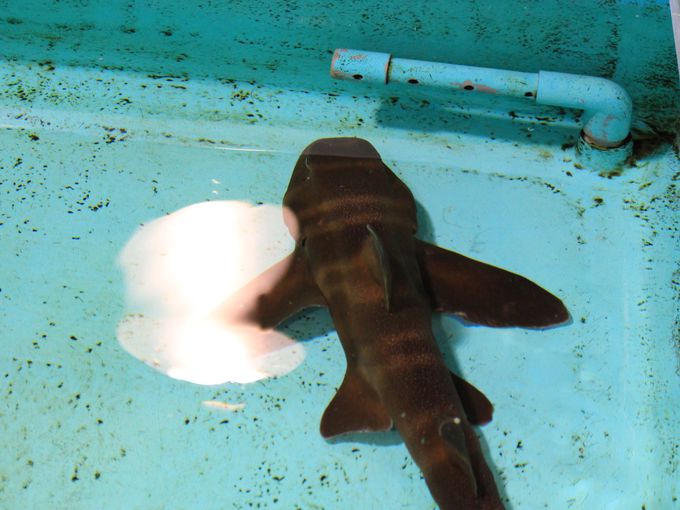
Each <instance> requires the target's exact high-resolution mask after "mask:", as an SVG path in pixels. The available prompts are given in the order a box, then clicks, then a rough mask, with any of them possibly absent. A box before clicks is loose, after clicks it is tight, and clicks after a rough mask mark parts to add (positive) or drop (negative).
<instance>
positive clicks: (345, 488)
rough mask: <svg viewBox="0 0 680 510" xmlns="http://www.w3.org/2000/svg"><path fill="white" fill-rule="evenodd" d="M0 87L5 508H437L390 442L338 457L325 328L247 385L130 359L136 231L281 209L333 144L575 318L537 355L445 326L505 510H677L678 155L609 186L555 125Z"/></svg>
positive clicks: (99, 73)
mask: <svg viewBox="0 0 680 510" xmlns="http://www.w3.org/2000/svg"><path fill="white" fill-rule="evenodd" d="M0 83H2V88H3V91H2V93H0V100H1V101H0V127H1V128H2V129H1V130H0V147H1V150H0V245H1V250H0V331H1V335H2V354H0V376H1V380H2V383H1V384H0V392H1V394H2V399H1V400H0V450H1V451H2V454H1V455H0V508H2V509H18V508H26V509H43V508H69V509H73V510H80V509H83V510H85V509H93V508H97V509H120V508H130V509H133V508H134V509H145V510H146V509H198V508H200V509H206V510H207V509H232V508H233V509H251V508H261V509H302V510H308V509H329V510H332V509H347V508H354V509H373V508H375V509H378V508H385V509H404V510H406V509H408V510H419V509H423V510H430V509H433V508H435V506H434V503H433V502H432V499H431V497H430V495H429V493H428V491H427V488H426V486H425V483H424V481H423V480H422V479H421V476H420V473H419V471H418V469H417V467H416V466H415V465H414V463H413V462H412V460H411V459H410V457H409V455H408V453H407V451H406V449H405V447H404V445H403V444H402V443H401V441H400V440H399V438H398V436H396V435H393V434H384V435H378V436H376V437H375V438H369V437H367V438H366V440H365V441H361V442H356V441H335V442H327V441H324V440H323V439H322V438H321V436H320V434H319V431H318V426H319V420H320V417H321V414H322V412H323V410H324V409H325V406H326V405H327V403H328V402H329V400H330V399H331V398H332V396H333V394H334V391H335V389H336V388H337V387H338V385H339V384H340V381H341V379H342V376H343V374H344V367H345V362H344V355H343V352H342V349H341V347H340V344H339V342H338V340H337V336H336V334H335V332H334V330H333V326H332V323H331V321H330V319H329V317H328V315H327V313H326V312H325V311H322V310H315V311H311V312H307V313H306V314H305V315H304V317H305V318H299V319H298V320H297V321H293V322H290V323H288V324H287V326H286V329H285V331H286V332H287V334H288V335H289V336H291V337H293V338H305V339H306V340H305V341H304V348H305V351H306V358H305V360H304V362H303V363H302V364H301V365H300V366H299V367H298V368H297V369H295V370H294V371H292V372H291V373H290V374H287V375H283V376H280V377H276V378H271V379H266V380H262V381H258V382H255V383H252V384H222V385H217V386H200V385H195V384H192V383H189V382H185V381H180V380H175V379H171V378H169V377H167V376H166V375H164V374H162V373H160V372H158V371H155V370H153V369H152V368H150V367H149V366H147V365H145V364H144V363H142V362H140V361H139V360H137V359H135V358H134V357H132V356H131V355H130V354H128V353H127V352H126V351H125V350H124V349H123V348H122V347H121V345H120V344H119V342H118V341H117V338H116V331H117V327H118V324H119V322H120V321H121V319H122V318H123V316H124V315H125V313H126V309H125V289H124V282H123V275H122V272H121V270H120V267H119V266H118V264H117V258H118V256H119V253H120V251H121V250H122V248H123V247H124V246H125V244H126V243H127V241H128V240H129V239H130V238H131V236H132V235H133V234H134V233H135V232H136V230H137V228H138V227H139V226H140V225H141V224H144V223H148V222H150V221H151V220H154V219H156V218H160V217H163V216H165V215H167V214H169V213H172V212H174V211H177V210H179V209H181V208H183V207H186V206H188V205H191V204H196V203H200V202H203V201H208V200H212V201H214V200H239V201H247V202H250V203H253V204H258V203H264V204H279V203H280V201H281V199H282V196H283V193H284V191H285V188H286V186H287V183H288V179H289V177H290V173H291V171H292V168H293V165H294V163H295V161H296V159H297V157H298V155H299V153H300V152H301V151H302V149H303V148H304V147H305V146H306V145H307V144H309V143H310V142H312V141H313V140H315V139H317V138H321V137H326V136H360V137H363V138H366V139H368V140H370V141H371V142H372V143H373V144H374V145H375V146H376V148H377V149H378V150H379V152H380V153H381V155H382V156H383V159H384V160H385V162H386V163H387V164H388V165H389V166H390V167H391V168H392V169H393V170H394V171H395V172H396V173H397V174H398V175H399V177H400V178H401V179H403V180H404V181H405V182H406V183H407V184H408V186H409V187H410V188H411V190H412V191H413V193H414V195H415V197H416V199H417V200H418V202H419V205H420V216H421V217H420V218H419V220H420V223H421V231H420V237H423V238H425V239H428V240H430V241H433V242H436V243H437V244H439V245H441V246H443V247H446V248H450V249H453V250H455V251H458V252H460V253H463V254H465V255H468V256H471V257H473V258H477V259H479V260H483V261H485V262H489V263H492V264H495V265H498V266H501V267H503V268H506V269H509V270H511V271H514V272H517V273H519V274H521V275H524V276H526V277H528V278H530V279H532V280H534V281H536V282H538V283H539V284H540V285H542V286H543V287H545V288H547V289H549V290H550V291H551V292H553V293H554V294H556V295H557V296H559V297H560V298H561V299H563V301H564V302H565V304H566V306H567V307H568V309H569V310H570V312H571V314H572V317H573V322H572V323H570V324H568V325H566V326H562V327H559V328H555V329H550V330H546V331H527V330H520V329H490V328H483V327H467V326H463V325H462V324H461V323H459V322H458V321H457V320H455V319H453V318H450V317H436V318H435V319H434V327H435V331H436V333H437V336H438V338H439V339H440V340H441V341H442V344H443V346H444V350H445V351H446V352H447V357H448V358H449V362H450V363H451V365H452V366H455V367H456V368H457V369H458V371H459V372H460V373H461V374H462V375H464V376H465V378H466V379H468V380H469V381H471V382H472V383H473V384H475V385H476V386H477V387H478V388H480V389H481V390H482V391H484V392H485V393H486V394H487V395H488V396H489V398H490V399H491V400H492V401H493V403H494V406H495V415H494V420H493V421H492V422H491V423H490V424H489V425H487V426H484V427H483V428H481V429H480V430H479V431H480V434H481V436H482V440H483V443H484V444H485V447H486V451H487V459H488V461H489V463H490V464H491V465H492V469H493V471H494V473H495V475H496V479H497V482H498V486H499V488H500V490H501V492H502V494H503V498H504V501H506V502H507V506H508V508H509V509H515V510H520V509H522V510H524V509H530V510H531V509H544V508H545V509H551V510H553V509H554V510H562V509H570V508H573V509H602V510H639V509H641V508H642V509H646V510H666V509H673V508H680V503H679V502H678V498H679V497H680V492H679V490H678V487H679V484H678V479H679V477H680V471H679V466H678V465H679V463H680V450H679V448H680V445H679V443H678V437H679V434H680V429H679V428H678V423H680V413H679V409H680V407H679V406H678V402H680V385H679V384H678V370H679V366H680V365H679V361H678V341H679V340H678V323H677V322H676V321H677V317H678V315H677V309H678V292H679V282H678V278H679V276H678V269H677V267H678V266H677V257H678V249H679V248H680V246H679V245H678V237H677V232H678V226H679V222H678V221H679V220H678V191H677V188H676V186H677V180H678V175H680V163H679V161H678V158H677V155H676V154H675V153H674V152H673V150H672V148H671V147H670V146H668V145H665V146H661V147H660V148H659V149H658V150H657V151H656V152H653V153H652V154H650V155H644V156H641V157H640V159H639V161H638V163H637V166H636V167H633V168H626V169H624V171H623V174H622V175H615V176H609V177H607V176H601V175H598V174H597V172H593V171H589V170H588V169H583V168H579V166H580V165H579V164H578V163H577V161H576V155H575V154H574V148H573V146H572V145H570V144H569V142H573V141H574V140H575V137H576V136H577V135H578V125H577V123H576V121H575V119H574V118H573V116H571V115H570V114H566V115H564V116H563V117H560V118H559V119H557V118H556V120H555V122H552V123H550V125H542V124H540V123H537V122H535V121H532V120H531V119H530V118H528V117H524V116H523V114H522V112H521V111H519V110H517V109H516V105H512V104H511V105H497V104H491V103H484V101H482V103H480V104H481V106H480V105H466V106H461V107H460V109H459V110H458V111H455V110H452V111H449V112H439V111H434V109H435V106H434V105H433V104H429V103H423V102H418V101H416V100H404V103H400V102H396V104H392V102H390V101H384V100H380V99H379V98H375V97H373V96H370V95H367V96H362V95H361V94H362V92H357V93H356V95H354V96H352V94H351V93H347V94H344V95H342V94H341V95H338V96H336V95H330V96H329V95H327V94H323V93H320V92H309V93H306V92H301V91H299V90H295V89H294V88H290V87H284V88H277V87H276V86H274V85H273V84H260V83H255V84H252V83H246V82H233V83H231V82H224V81H222V82H220V81H217V80H209V79H192V78H188V77H173V76H160V77H158V76H148V75H144V74H143V73H128V72H126V71H125V70H121V69H117V70H103V69H96V68H89V67H73V66H59V65H53V64H50V63H45V62H43V63H42V64H40V63H38V62H37V61H34V62H28V61H26V62H23V61H17V60H14V61H4V62H1V65H0ZM22 97H28V98H29V99H28V100H26V99H22ZM404 111H406V113H404ZM449 114H450V115H453V116H454V117H456V116H457V117H456V118H457V119H458V120H457V122H458V127H459V129H457V130H449V129H448V128H447V127H446V125H445V124H444V121H442V119H444V120H446V119H447V118H448V117H447V115H449ZM421 117H422V119H423V120H422V124H421V126H422V127H423V129H420V130H418V129H416V127H417V125H418V123H419V122H420V120H419V119H421ZM428 119H429V120H428ZM432 119H435V120H438V121H440V124H437V123H436V122H434V123H433V122H430V121H431V120H432ZM562 144H566V145H564V146H562ZM268 249H269V248H268V247H267V246H263V247H262V250H268ZM310 337H311V338H310ZM206 400H215V401H224V402H232V403H238V404H244V406H242V408H241V406H240V405H239V406H238V407H237V408H234V409H231V410H229V409H221V408H212V407H207V406H205V405H203V404H202V402H204V401H206Z"/></svg>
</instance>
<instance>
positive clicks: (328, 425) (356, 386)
mask: <svg viewBox="0 0 680 510" xmlns="http://www.w3.org/2000/svg"><path fill="white" fill-rule="evenodd" d="M391 428H392V418H391V417H390V415H389V413H388V412H387V409H385V406H384V405H383V403H382V402H381V401H380V397H379V396H378V394H377V393H376V392H375V390H374V389H373V388H372V387H371V385H370V384H369V383H368V381H366V379H365V378H364V377H363V376H362V375H361V373H360V372H359V371H358V370H357V369H356V368H353V367H347V372H346V373H345V379H344V380H343V381H342V384H341V385H340V388H339V389H338V392H337V393H336V394H335V397H333V400H331V402H330V404H328V407H327V408H326V411H324V413H323V417H322V418H321V435H322V436H323V437H325V438H329V437H334V436H339V435H341V434H348V433H350V432H378V431H385V430H390V429H391Z"/></svg>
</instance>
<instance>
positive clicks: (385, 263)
mask: <svg viewBox="0 0 680 510" xmlns="http://www.w3.org/2000/svg"><path fill="white" fill-rule="evenodd" d="M366 230H368V232H369V234H370V236H371V241H370V243H369V244H370V252H371V257H370V259H371V260H370V267H371V272H372V274H373V276H374V278H375V279H376V281H377V282H378V283H379V284H381V285H382V287H383V292H384V294H385V308H386V309H387V310H388V311H389V310H390V309H391V307H392V268H391V267H390V259H389V257H388V256H387V252H386V250H385V246H384V245H383V242H382V240H381V239H380V236H378V233H377V232H376V231H375V229H374V228H373V227H372V226H371V225H370V224H367V225H366Z"/></svg>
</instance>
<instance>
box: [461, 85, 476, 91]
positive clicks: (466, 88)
mask: <svg viewBox="0 0 680 510" xmlns="http://www.w3.org/2000/svg"><path fill="white" fill-rule="evenodd" d="M463 88H464V89H465V90H475V88H474V87H473V86H472V85H465V87H463Z"/></svg>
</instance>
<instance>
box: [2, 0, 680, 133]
mask: <svg viewBox="0 0 680 510" xmlns="http://www.w3.org/2000/svg"><path fill="white" fill-rule="evenodd" d="M3 4H4V5H3ZM102 4H105V7H104V8H102V7H103V5H102ZM188 4H193V5H188ZM0 5H2V15H1V16H0V41H2V47H3V57H4V58H18V59H22V60H23V59H29V60H30V59H35V60H40V61H44V60H45V59H46V58H49V59H51V60H53V61H54V62H55V63H56V64H79V65H85V66H96V67H104V68H114V69H115V68H121V67H122V68H125V69H126V70H135V69H136V70H139V71H142V72H146V73H149V74H157V75H164V74H173V75H183V74H185V73H188V74H190V75H191V77H193V78H195V77H198V76H201V75H204V76H210V77H217V78H224V79H239V80H246V81H247V80H257V81H259V82H262V81H269V82H276V83H277V84H278V85H279V86H282V85H283V84H286V83H287V84H289V85H290V86H292V87H298V88H299V87H301V88H306V89H310V88H314V89H324V90H330V91H333V90H344V89H343V85H339V84H337V83H333V82H331V81H330V80H329V79H328V75H327V67H328V65H327V62H328V61H329V60H330V56H331V53H332V51H333V50H334V49H335V48H338V47H350V48H361V49H365V50H371V51H382V52H388V53H392V54H394V55H395V56H399V57H402V58H411V59H421V60H430V61H442V62H450V63H457V64H466V65H474V66H484V67H497V68H505V69H513V70H518V71H528V72H536V71H539V70H547V71H559V72H567V73H576V74H588V75H593V76H601V77H605V78H610V79H613V80H614V81H616V82H618V83H619V84H621V85H623V86H624V87H625V88H626V89H627V90H628V92H629V93H630V94H631V96H632V97H633V99H634V103H635V111H636V114H637V116H638V118H641V119H644V120H646V121H647V122H648V123H650V124H651V125H653V126H655V127H656V128H657V129H661V130H671V129H672V125H673V123H674V122H675V121H676V120H677V119H678V118H680V88H679V87H678V69H677V64H676V59H675V50H674V45H673V32H672V24H671V14H670V8H669V4H668V2H666V1H662V0H648V1H631V0H618V1H617V0H600V1H594V0H576V1H571V2H567V3H565V2H563V1H559V0H542V1H538V0H515V1H512V2H508V1H503V0H493V1H487V2H477V1H474V0H459V1H450V0H449V1H446V0H432V1H428V2H384V1H382V0H366V1H364V2H361V3H359V2H337V1H314V0H298V1H282V0H276V1H272V2H263V3H262V4H261V6H260V9H259V10H258V9H257V8H254V7H253V3H252V2H250V1H231V2H200V3H193V2H181V1H177V0H170V1H162V2H160V1H159V2H152V1H146V2H135V1H132V2H127V1H125V2H121V1H117V2H101V1H96V2H90V3H88V4H87V5H81V2H75V1H68V2H55V3H51V2H47V1H37V0H30V1H26V2H11V1H5V2H0Z"/></svg>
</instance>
